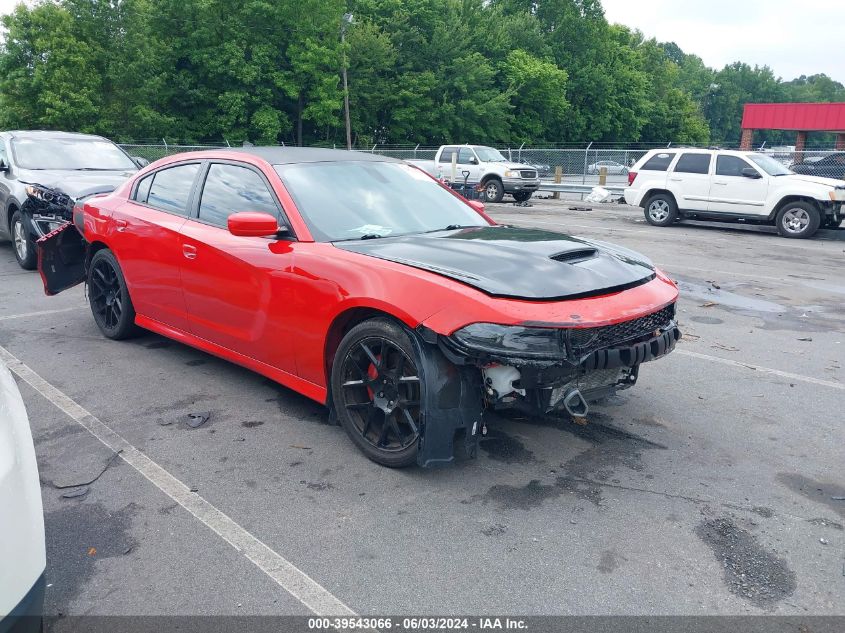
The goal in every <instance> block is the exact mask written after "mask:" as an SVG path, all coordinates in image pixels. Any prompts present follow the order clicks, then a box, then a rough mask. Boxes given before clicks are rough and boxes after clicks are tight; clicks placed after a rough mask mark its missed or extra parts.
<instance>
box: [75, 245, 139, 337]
mask: <svg viewBox="0 0 845 633" xmlns="http://www.w3.org/2000/svg"><path fill="white" fill-rule="evenodd" d="M87 284H88V286H87V287H88V303H89V304H90V305H91V313H92V314H93V315H94V322H95V323H96V324H97V327H99V328H100V332H102V333H103V336H105V337H106V338H110V339H112V340H115V341H119V340H122V339H125V338H129V337H131V336H133V335H134V334H137V332H138V327H137V326H136V325H135V307H134V306H133V305H132V299H131V298H130V297H129V289H128V288H127V287H126V279H125V278H124V276H123V271H122V270H121V269H120V264H118V263H117V258H116V257H115V256H114V253H112V252H111V251H110V250H108V249H107V248H105V249H103V250H100V251H97V252H96V253H95V254H94V257H92V258H91V264H90V265H89V266H88V280H87Z"/></svg>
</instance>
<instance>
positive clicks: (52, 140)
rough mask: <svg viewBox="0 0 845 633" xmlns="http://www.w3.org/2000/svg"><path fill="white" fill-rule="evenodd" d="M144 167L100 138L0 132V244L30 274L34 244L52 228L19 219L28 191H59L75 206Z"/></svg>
mask: <svg viewBox="0 0 845 633" xmlns="http://www.w3.org/2000/svg"><path fill="white" fill-rule="evenodd" d="M144 164H146V161H145V160H144V159H140V158H132V157H130V156H129V155H128V154H127V153H126V152H124V151H123V150H122V149H120V148H119V147H118V146H117V145H115V144H114V143H112V142H111V141H110V140H108V139H105V138H103V137H101V136H93V135H90V134H75V133H71V132H45V131H24V132H0V240H2V239H11V240H12V241H13V242H14V246H15V249H14V250H15V258H16V259H17V260H18V263H19V264H20V265H21V267H23V268H25V269H27V270H32V269H34V268H35V266H36V263H37V262H36V254H35V247H34V240H35V239H37V238H38V237H40V236H42V235H44V234H45V233H48V232H49V231H50V230H52V229H53V228H55V226H54V224H55V222H54V218H49V217H44V218H39V217H33V218H29V217H27V216H26V215H25V214H24V213H22V209H23V206H24V203H25V202H26V200H27V197H28V196H27V188H28V187H32V186H33V185H40V186H41V187H42V188H48V189H59V190H61V191H62V192H63V193H65V194H67V195H68V196H69V197H70V198H71V199H72V200H79V199H80V198H85V197H87V196H90V195H94V194H97V193H107V192H109V191H113V190H114V189H115V187H117V186H118V185H119V184H120V183H122V182H123V181H124V180H126V178H127V177H128V176H131V175H132V174H134V173H135V172H136V171H138V168H139V167H140V166H142V165H144ZM30 191H33V190H32V189H30Z"/></svg>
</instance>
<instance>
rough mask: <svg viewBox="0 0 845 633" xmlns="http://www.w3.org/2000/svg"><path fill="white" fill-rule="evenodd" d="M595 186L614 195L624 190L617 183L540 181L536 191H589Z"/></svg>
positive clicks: (583, 192)
mask: <svg viewBox="0 0 845 633" xmlns="http://www.w3.org/2000/svg"><path fill="white" fill-rule="evenodd" d="M595 187H603V188H604V189H607V190H608V191H609V192H610V193H612V194H614V195H619V196H621V195H622V193H623V192H624V191H625V187H621V186H619V185H579V184H574V183H567V182H561V183H556V182H545V181H540V188H539V189H538V190H537V191H551V192H553V193H580V194H587V193H590V192H591V191H592V190H593V189H594V188H595Z"/></svg>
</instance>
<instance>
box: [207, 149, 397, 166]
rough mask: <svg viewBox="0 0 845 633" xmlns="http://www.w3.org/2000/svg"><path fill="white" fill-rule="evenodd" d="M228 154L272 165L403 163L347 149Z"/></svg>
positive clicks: (261, 150) (228, 150) (275, 150)
mask: <svg viewBox="0 0 845 633" xmlns="http://www.w3.org/2000/svg"><path fill="white" fill-rule="evenodd" d="M223 151H226V152H234V153H237V154H250V155H252V156H255V157H257V158H261V159H263V160H266V161H267V162H268V163H270V164H271V165H284V164H287V163H325V162H337V161H353V160H354V161H369V162H390V163H399V162H402V161H400V160H399V159H398V158H391V157H390V156H380V155H379V154H371V153H369V152H356V151H348V150H345V149H324V148H321V147H232V148H226V149H225V150H223Z"/></svg>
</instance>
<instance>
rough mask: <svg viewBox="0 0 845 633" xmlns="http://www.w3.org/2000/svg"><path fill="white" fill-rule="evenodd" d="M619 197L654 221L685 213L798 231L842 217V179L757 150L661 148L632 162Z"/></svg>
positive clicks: (807, 232) (797, 234) (805, 233)
mask: <svg viewBox="0 0 845 633" xmlns="http://www.w3.org/2000/svg"><path fill="white" fill-rule="evenodd" d="M625 202H627V203H628V204H630V205H633V206H637V207H642V208H643V209H644V210H645V218H646V220H647V221H648V223H649V224H653V225H654V226H668V225H670V224H672V223H673V222H676V221H677V220H681V219H684V218H687V219H700V220H718V221H723V222H745V223H748V224H774V225H775V226H777V229H778V233H780V234H781V235H782V236H784V237H794V238H801V237H810V236H811V235H813V233H815V232H816V230H817V229H818V228H819V227H822V226H824V227H829V228H835V227H838V226H839V225H840V224H841V223H842V217H843V202H845V182H843V181H842V180H834V179H832V178H818V177H815V176H804V175H799V174H795V173H793V172H791V171H790V170H789V169H787V168H786V167H784V166H783V165H782V164H781V163H779V162H778V161H776V160H774V159H773V158H771V157H770V156H766V155H765V154H760V153H756V152H735V151H727V150H712V149H660V150H651V151H649V152H648V153H647V154H646V155H645V156H643V157H642V158H641V159H640V160H639V161H638V162H637V163H636V164H635V165H634V166H633V167H632V168H631V171H630V172H629V173H628V187H627V188H626V189H625Z"/></svg>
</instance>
